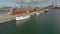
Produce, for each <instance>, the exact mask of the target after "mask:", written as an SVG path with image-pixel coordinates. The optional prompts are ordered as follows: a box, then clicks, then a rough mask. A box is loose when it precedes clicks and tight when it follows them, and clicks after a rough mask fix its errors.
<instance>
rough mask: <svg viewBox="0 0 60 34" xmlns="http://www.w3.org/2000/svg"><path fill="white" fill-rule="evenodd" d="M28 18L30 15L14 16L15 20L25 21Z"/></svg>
mask: <svg viewBox="0 0 60 34" xmlns="http://www.w3.org/2000/svg"><path fill="white" fill-rule="evenodd" d="M28 18H30V15H25V16H23V15H22V16H16V20H25V19H28Z"/></svg>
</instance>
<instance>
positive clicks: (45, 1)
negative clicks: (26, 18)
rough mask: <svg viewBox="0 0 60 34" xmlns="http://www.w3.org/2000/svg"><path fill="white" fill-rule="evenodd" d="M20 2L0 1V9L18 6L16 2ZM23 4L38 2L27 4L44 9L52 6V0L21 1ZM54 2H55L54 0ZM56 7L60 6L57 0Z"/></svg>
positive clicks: (17, 0)
mask: <svg viewBox="0 0 60 34" xmlns="http://www.w3.org/2000/svg"><path fill="white" fill-rule="evenodd" d="M20 1H21V0H0V7H3V6H19V5H20V4H18V2H20ZM22 1H23V2H26V3H27V2H32V1H34V2H40V3H38V4H37V3H36V4H35V3H33V4H29V5H30V6H33V5H34V6H41V7H45V6H46V5H51V4H52V0H22ZM54 1H55V2H56V0H54ZM57 1H58V2H57V3H58V5H59V6H60V1H59V0H57ZM23 5H24V6H27V4H23Z"/></svg>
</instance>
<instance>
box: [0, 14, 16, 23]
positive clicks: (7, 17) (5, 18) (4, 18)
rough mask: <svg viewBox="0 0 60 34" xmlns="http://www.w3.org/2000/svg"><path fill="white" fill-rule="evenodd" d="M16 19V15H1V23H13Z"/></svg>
mask: <svg viewBox="0 0 60 34" xmlns="http://www.w3.org/2000/svg"><path fill="white" fill-rule="evenodd" d="M14 19H15V16H14V15H9V14H0V23H3V22H6V21H11V20H14Z"/></svg>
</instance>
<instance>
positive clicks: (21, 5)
mask: <svg viewBox="0 0 60 34" xmlns="http://www.w3.org/2000/svg"><path fill="white" fill-rule="evenodd" d="M20 2H21V3H20V7H21V8H22V7H23V4H22V0H21V1H20Z"/></svg>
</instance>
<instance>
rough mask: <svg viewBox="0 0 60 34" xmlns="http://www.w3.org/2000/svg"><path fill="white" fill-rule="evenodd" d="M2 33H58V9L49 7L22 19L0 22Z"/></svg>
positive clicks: (59, 32) (59, 21)
mask: <svg viewBox="0 0 60 34" xmlns="http://www.w3.org/2000/svg"><path fill="white" fill-rule="evenodd" d="M0 33H2V34H60V10H59V9H49V12H47V13H41V14H40V15H39V16H35V15H33V16H31V18H29V19H27V20H23V21H16V20H14V21H11V22H7V23H4V24H0Z"/></svg>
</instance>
